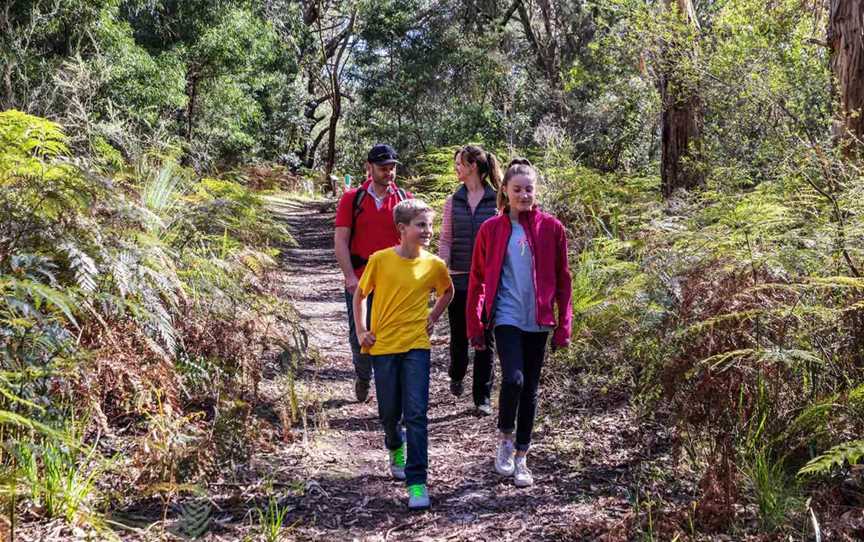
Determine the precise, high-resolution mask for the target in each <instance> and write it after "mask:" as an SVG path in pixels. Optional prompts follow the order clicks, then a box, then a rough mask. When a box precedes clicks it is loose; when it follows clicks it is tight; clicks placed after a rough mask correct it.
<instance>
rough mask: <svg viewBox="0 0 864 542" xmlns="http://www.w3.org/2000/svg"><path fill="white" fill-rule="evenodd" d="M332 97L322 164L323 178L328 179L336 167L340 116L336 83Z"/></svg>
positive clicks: (339, 102) (340, 98)
mask: <svg viewBox="0 0 864 542" xmlns="http://www.w3.org/2000/svg"><path fill="white" fill-rule="evenodd" d="M334 90H335V91H336V92H334V93H333V99H332V101H331V102H330V103H331V108H332V111H331V112H330V124H329V126H328V130H329V131H328V133H327V160H326V162H325V164H324V178H325V179H329V178H330V175H331V174H332V173H333V168H335V167H336V126H337V125H338V124H339V117H341V116H342V95H341V93H340V92H339V86H338V83H337V84H336V87H335V88H334Z"/></svg>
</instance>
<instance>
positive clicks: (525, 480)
mask: <svg viewBox="0 0 864 542" xmlns="http://www.w3.org/2000/svg"><path fill="white" fill-rule="evenodd" d="M514 463H515V469H514V473H513V483H514V484H515V485H516V487H528V486H532V485H534V477H533V476H531V471H530V470H529V469H528V461H527V458H526V457H525V456H524V455H522V456H519V457H517V458H516V461H515V462H514Z"/></svg>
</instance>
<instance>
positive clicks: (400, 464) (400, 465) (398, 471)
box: [390, 442, 405, 480]
mask: <svg viewBox="0 0 864 542" xmlns="http://www.w3.org/2000/svg"><path fill="white" fill-rule="evenodd" d="M390 474H391V475H392V476H393V478H396V479H397V480H404V479H405V443H404V442H403V443H402V446H400V447H398V448H396V449H395V450H390Z"/></svg>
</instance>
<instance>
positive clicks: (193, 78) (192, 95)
mask: <svg viewBox="0 0 864 542" xmlns="http://www.w3.org/2000/svg"><path fill="white" fill-rule="evenodd" d="M186 96H187V97H188V102H187V103H186V141H192V130H193V128H194V126H195V102H196V101H197V100H198V76H197V75H195V74H194V73H193V74H190V75H189V76H188V77H187V78H186Z"/></svg>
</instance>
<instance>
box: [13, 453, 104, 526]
mask: <svg viewBox="0 0 864 542" xmlns="http://www.w3.org/2000/svg"><path fill="white" fill-rule="evenodd" d="M15 453H16V456H17V464H18V467H19V470H20V473H21V476H22V477H23V479H24V483H25V487H26V488H27V494H26V497H27V498H29V499H30V500H31V501H32V502H33V503H34V504H35V505H36V506H37V507H39V509H40V510H41V512H42V514H43V515H44V517H46V518H48V519H51V518H57V517H62V518H64V519H65V520H66V521H67V522H69V523H70V524H75V523H81V522H84V521H89V522H93V521H95V518H94V517H92V516H93V515H94V514H95V507H94V503H93V501H94V498H95V497H96V486H95V484H96V479H97V478H98V477H99V476H100V475H101V474H102V473H103V472H104V471H105V469H106V468H107V463H106V462H104V460H102V459H101V458H99V457H98V456H97V455H96V446H95V445H94V446H93V447H92V448H91V449H90V450H89V451H87V454H86V455H82V454H81V453H80V452H79V451H78V449H73V448H69V447H67V446H65V445H58V444H55V443H53V442H48V443H46V444H44V445H43V446H41V447H35V446H34V445H31V444H23V445H20V446H19V447H18V449H17V451H16V452H15Z"/></svg>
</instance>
